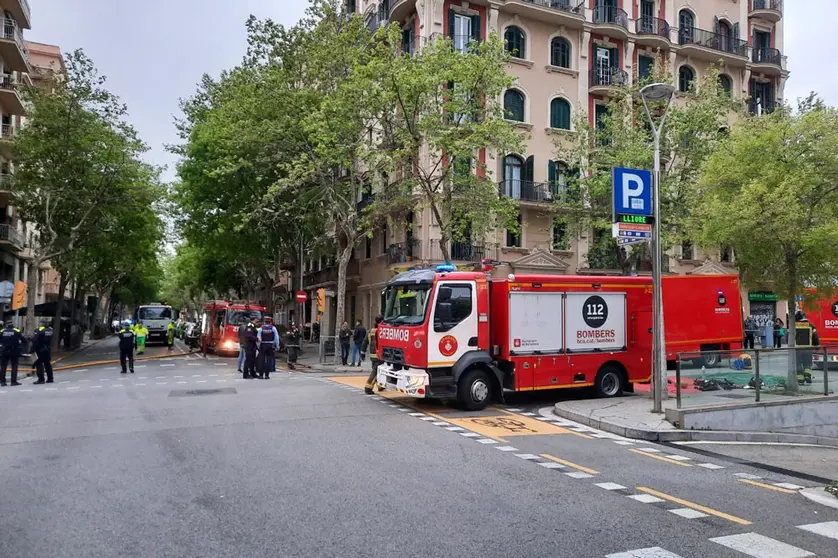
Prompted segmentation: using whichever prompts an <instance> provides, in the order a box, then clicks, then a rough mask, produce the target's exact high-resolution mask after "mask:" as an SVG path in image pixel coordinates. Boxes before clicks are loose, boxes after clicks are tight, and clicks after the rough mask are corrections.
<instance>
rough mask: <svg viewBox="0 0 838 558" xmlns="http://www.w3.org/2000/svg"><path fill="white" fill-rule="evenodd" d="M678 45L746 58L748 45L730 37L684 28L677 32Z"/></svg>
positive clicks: (693, 28)
mask: <svg viewBox="0 0 838 558" xmlns="http://www.w3.org/2000/svg"><path fill="white" fill-rule="evenodd" d="M678 43H679V44H680V45H681V46H690V45H694V46H698V47H704V48H709V49H712V50H716V51H719V52H726V53H729V54H733V55H735V56H748V43H747V41H743V40H741V39H735V38H734V37H733V36H731V35H722V34H719V33H713V32H712V31H707V30H705V29H699V28H698V27H685V28H682V29H679V30H678Z"/></svg>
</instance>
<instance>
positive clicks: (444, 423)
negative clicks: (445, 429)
mask: <svg viewBox="0 0 838 558" xmlns="http://www.w3.org/2000/svg"><path fill="white" fill-rule="evenodd" d="M431 424H433V425H434V426H448V424H449V423H447V422H442V421H441V420H438V421H436V422H432V423H431Z"/></svg>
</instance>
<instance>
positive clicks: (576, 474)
mask: <svg viewBox="0 0 838 558" xmlns="http://www.w3.org/2000/svg"><path fill="white" fill-rule="evenodd" d="M565 475H567V476H569V477H571V478H574V479H589V478H591V477H593V475H589V474H588V473H583V472H582V471H574V472H572V473H565Z"/></svg>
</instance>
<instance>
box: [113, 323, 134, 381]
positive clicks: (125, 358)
mask: <svg viewBox="0 0 838 558" xmlns="http://www.w3.org/2000/svg"><path fill="white" fill-rule="evenodd" d="M117 337H118V338H119V364H120V365H121V366H122V373H123V374H127V373H128V369H130V370H131V374H133V373H134V347H135V346H136V336H135V335H134V331H131V323H130V322H125V323H124V324H123V326H122V329H121V330H120V331H119V333H118V334H117ZM126 363H127V364H128V367H127V368H126V366H125V365H126Z"/></svg>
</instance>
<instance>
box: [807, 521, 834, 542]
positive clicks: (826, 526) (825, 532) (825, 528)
mask: <svg viewBox="0 0 838 558" xmlns="http://www.w3.org/2000/svg"><path fill="white" fill-rule="evenodd" d="M797 528H798V529H803V530H804V531H809V532H810V533H814V534H816V535H821V536H823V537H829V538H830V539H835V540H836V541H838V521H825V522H824V523H810V524H809V525H798V526H797Z"/></svg>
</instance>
